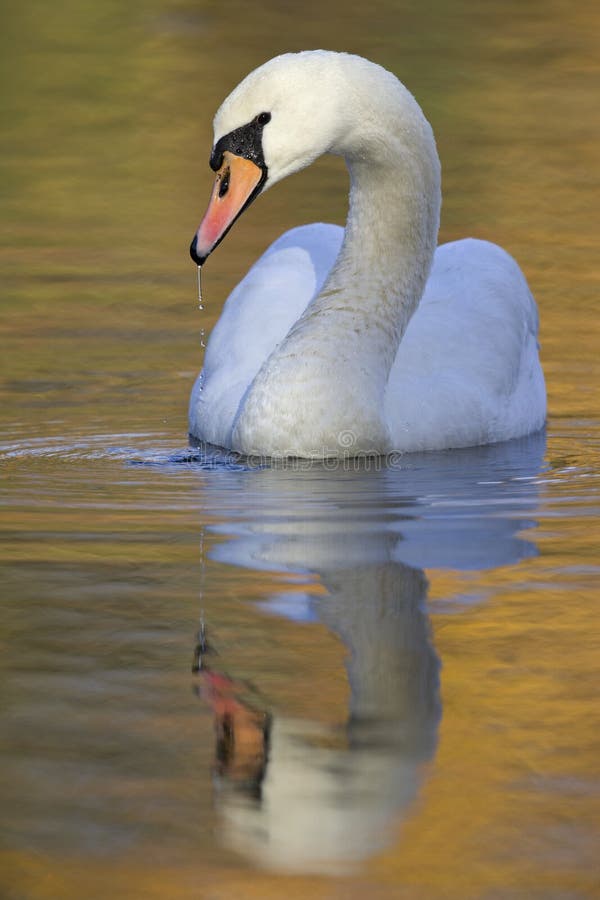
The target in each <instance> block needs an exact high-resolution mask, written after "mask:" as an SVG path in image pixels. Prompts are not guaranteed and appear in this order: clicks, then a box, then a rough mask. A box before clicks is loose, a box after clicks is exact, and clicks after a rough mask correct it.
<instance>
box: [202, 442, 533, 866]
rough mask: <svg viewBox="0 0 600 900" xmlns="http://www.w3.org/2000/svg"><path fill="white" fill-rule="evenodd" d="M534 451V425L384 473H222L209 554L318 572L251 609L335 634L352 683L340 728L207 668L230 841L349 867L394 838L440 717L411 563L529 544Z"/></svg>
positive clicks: (522, 553) (457, 559) (265, 852)
mask: <svg viewBox="0 0 600 900" xmlns="http://www.w3.org/2000/svg"><path fill="white" fill-rule="evenodd" d="M543 451H544V438H543V436H541V435H538V436H535V437H534V438H529V439H526V440H521V441H516V442H511V443H510V444H504V445H498V446H495V447H484V448H477V449H470V450H465V451H459V452H454V453H444V454H429V455H427V456H421V457H417V456H415V457H412V458H409V457H407V458H406V459H405V460H404V461H403V463H402V467H400V468H396V469H393V470H392V469H381V470H380V471H374V470H373V469H372V468H371V469H370V470H369V468H368V467H365V469H364V471H361V472H356V471H352V472H344V471H337V472H331V471H325V470H324V468H323V467H314V468H313V469H311V470H310V472H308V473H307V472H306V471H305V472H301V473H294V472H293V471H290V470H285V469H280V470H277V469H262V470H254V471H252V470H250V471H239V472H232V473H229V475H231V478H232V479H233V481H232V483H229V491H228V494H227V497H228V498H229V499H227V497H225V498H224V494H223V491H222V490H221V489H217V488H215V493H214V495H213V499H214V502H215V511H216V505H217V504H221V505H222V504H223V502H224V501H225V505H226V506H227V509H226V513H227V522H228V524H227V526H226V527H227V535H228V536H227V537H225V536H223V540H222V541H221V542H220V543H218V544H217V546H216V548H215V550H214V552H213V553H212V556H213V558H216V559H218V560H219V561H221V562H226V563H229V564H233V565H237V566H243V567H245V568H251V569H267V570H273V571H277V572H281V571H287V572H293V573H306V574H307V576H308V575H309V574H310V575H312V576H313V577H314V576H316V577H318V581H319V584H320V585H321V586H322V588H324V589H325V590H324V591H320V592H314V593H313V592H311V591H310V589H307V591H306V592H305V593H304V594H303V595H300V596H299V594H298V590H297V583H296V584H295V585H294V589H293V590H292V588H290V591H289V593H288V594H287V596H286V593H285V591H284V592H283V593H281V592H280V593H278V594H277V595H276V596H274V597H272V598H270V600H268V601H266V603H264V604H263V606H264V608H266V609H269V608H270V609H271V611H273V612H276V613H278V614H283V615H288V616H289V617H290V618H295V619H318V620H319V621H321V622H322V623H323V624H325V625H326V626H327V627H328V628H329V629H331V631H332V632H334V633H335V634H336V635H338V636H339V637H340V638H341V640H342V641H343V642H344V645H345V647H346V649H347V661H346V667H347V677H348V684H349V688H350V699H349V708H348V713H347V722H346V726H345V728H344V729H342V730H338V731H336V732H334V731H332V730H331V729H328V728H326V727H325V726H323V725H320V724H317V723H315V722H308V721H305V720H299V719H296V718H293V717H290V716H289V715H286V714H285V712H284V711H270V710H263V709H259V708H257V706H256V704H255V703H254V704H253V703H252V702H247V701H245V700H244V699H243V697H240V691H239V686H238V685H236V684H235V683H234V682H233V681H229V680H228V679H227V677H226V676H225V675H223V673H218V672H215V671H213V670H212V669H211V668H210V667H209V668H208V669H206V670H205V672H204V673H203V675H202V678H203V679H204V688H203V690H204V694H205V697H206V699H207V700H208V701H209V702H210V704H211V706H212V708H213V710H214V713H215V721H216V723H217V736H218V744H217V761H216V767H215V785H216V787H217V789H218V790H217V797H218V803H219V807H220V811H221V815H222V822H223V839H224V841H225V842H226V843H227V844H228V845H229V846H231V847H233V848H234V849H236V850H237V851H239V852H242V853H243V854H244V855H247V856H248V857H250V858H252V860H253V861H255V862H256V863H258V864H259V865H262V866H265V867H268V868H270V869H276V870H286V871H297V872H315V873H318V872H340V871H343V872H348V871H349V870H351V868H352V867H353V866H357V865H359V864H360V863H361V862H363V861H364V860H366V859H367V858H369V857H370V856H372V855H373V854H374V853H375V852H377V851H378V850H380V849H382V848H383V847H384V846H385V845H386V843H387V842H388V841H389V840H390V838H391V835H392V833H393V829H395V828H397V827H398V824H399V823H401V821H402V819H403V818H405V817H406V816H407V815H409V814H410V810H411V807H412V805H413V803H414V801H415V798H416V796H417V794H418V791H419V787H420V784H421V782H422V780H423V778H424V777H425V774H426V771H427V769H426V764H427V763H428V762H429V761H430V760H431V759H432V757H433V755H434V753H435V748H436V743H437V732H438V725H439V721H440V717H441V703H440V692H439V673H440V661H439V658H438V656H437V654H436V652H435V649H434V647H433V645H432V642H431V635H430V626H429V622H428V618H427V613H426V606H425V604H426V596H427V579H426V576H425V574H424V572H423V569H424V568H437V567H449V568H453V569H458V570H460V569H485V568H491V567H496V566H500V565H508V564H511V563H515V562H517V561H518V560H520V559H523V558H526V557H528V556H531V555H533V554H535V553H536V548H535V545H534V544H533V543H532V542H531V541H529V540H527V539H526V537H524V536H523V532H524V530H525V529H527V528H528V527H529V526H531V525H532V524H534V523H533V521H532V519H531V518H530V515H531V514H532V512H533V511H534V510H535V507H536V504H537V486H536V476H537V474H538V473H539V471H540V468H541V465H542V456H543ZM228 477H229V476H228ZM211 483H212V482H211V480H207V483H206V485H205V491H206V493H205V492H203V498H204V501H205V502H206V501H207V502H208V505H209V507H210V505H211V490H212V488H211ZM232 521H233V522H234V524H233V525H232ZM216 530H217V531H219V530H220V529H219V528H217V529H216ZM232 532H233V533H232ZM209 666H210V662H209ZM317 703H318V698H315V704H317Z"/></svg>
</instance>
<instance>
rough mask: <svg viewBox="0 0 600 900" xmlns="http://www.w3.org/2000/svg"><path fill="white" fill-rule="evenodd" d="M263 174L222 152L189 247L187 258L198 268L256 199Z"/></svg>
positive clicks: (257, 167) (241, 157) (261, 171)
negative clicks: (206, 201) (209, 195)
mask: <svg viewBox="0 0 600 900" xmlns="http://www.w3.org/2000/svg"><path fill="white" fill-rule="evenodd" d="M265 175H266V173H265V172H263V170H262V169H261V168H260V166H257V165H256V163H253V162H251V161H250V160H249V159H245V158H244V157H243V156H236V155H235V153H231V152H230V151H229V150H226V151H225V152H224V153H223V162H222V164H221V168H220V169H219V170H218V171H217V176H216V178H215V183H214V187H213V191H212V194H211V198H210V202H209V204H208V209H207V210H206V212H205V214H204V218H203V219H202V222H201V223H200V228H199V229H198V231H197V232H196V235H195V237H194V240H193V241H192V244H191V247H190V255H191V257H192V259H193V260H194V262H195V263H196V265H198V266H201V265H202V263H203V262H204V261H205V260H206V257H207V256H208V255H209V253H212V251H213V250H214V249H215V247H216V246H217V244H219V243H220V242H221V241H222V240H223V238H224V237H225V235H226V234H227V232H228V231H229V229H230V228H231V226H232V225H233V223H234V222H235V220H236V219H237V218H238V216H239V215H240V214H241V213H242V212H243V211H244V210H245V209H246V207H247V206H248V205H249V204H250V203H251V202H252V200H254V198H255V197H256V196H257V195H258V192H259V190H260V188H261V187H262V184H263V181H264V179H265Z"/></svg>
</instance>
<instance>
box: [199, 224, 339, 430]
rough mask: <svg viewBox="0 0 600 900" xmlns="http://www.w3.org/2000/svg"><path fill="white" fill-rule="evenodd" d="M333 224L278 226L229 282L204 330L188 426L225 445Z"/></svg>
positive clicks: (335, 230) (297, 309) (329, 248)
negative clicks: (254, 259)
mask: <svg viewBox="0 0 600 900" xmlns="http://www.w3.org/2000/svg"><path fill="white" fill-rule="evenodd" d="M343 235H344V229H343V228H341V227H340V226H339V225H327V224H323V223H316V224H313V225H303V226H300V227H298V228H293V229H291V230H290V231H287V232H285V234H283V235H282V236H281V237H280V238H278V239H277V240H276V241H275V243H273V244H272V245H271V246H270V247H269V248H268V250H266V252H265V253H264V254H263V255H262V256H261V257H260V259H259V260H258V261H257V262H256V263H255V264H254V265H253V266H252V268H251V269H250V271H249V272H248V274H247V275H246V276H245V277H244V278H243V279H242V281H240V283H239V284H238V285H237V286H236V287H235V288H234V290H233V291H232V293H231V294H230V295H229V297H228V298H227V301H226V302H225V305H224V307H223V312H222V314H221V317H220V318H219V321H218V322H217V324H216V325H215V327H214V329H213V331H212V332H211V335H210V340H209V341H208V345H207V348H206V353H205V357H204V368H203V370H202V372H201V373H200V375H199V377H198V379H197V381H196V383H195V385H194V389H193V391H192V396H191V399H190V410H189V417H190V432H191V433H192V434H193V435H194V436H195V437H198V438H200V439H201V440H205V441H208V442H210V443H212V444H217V445H219V446H223V447H227V446H231V444H230V437H231V428H232V425H233V421H234V418H235V415H236V413H237V411H238V408H239V406H240V403H241V401H242V398H243V396H244V394H245V392H246V390H247V389H248V387H249V386H250V384H251V383H252V381H253V380H254V378H255V377H256V375H257V373H258V371H259V369H260V367H261V366H262V364H263V363H264V361H265V360H266V359H267V358H268V357H269V356H270V354H271V353H272V352H273V350H275V348H276V347H277V345H278V344H279V343H280V342H281V341H282V340H283V339H284V338H285V336H286V335H287V333H288V332H289V330H290V328H291V327H292V325H293V324H294V322H295V321H296V320H297V319H298V318H299V317H300V316H301V315H302V313H303V312H304V310H305V309H306V307H307V305H308V303H309V302H310V300H311V299H312V297H313V296H314V295H315V294H317V293H318V292H319V291H320V290H321V287H322V286H323V282H324V281H325V278H326V277H327V274H328V272H329V271H330V269H331V267H332V266H333V263H334V261H335V258H336V256H337V254H338V253H339V249H340V246H341V243H342V238H343Z"/></svg>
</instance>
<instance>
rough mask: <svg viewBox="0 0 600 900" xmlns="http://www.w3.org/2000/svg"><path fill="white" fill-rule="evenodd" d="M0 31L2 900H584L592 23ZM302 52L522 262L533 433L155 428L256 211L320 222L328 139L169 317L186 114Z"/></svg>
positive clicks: (189, 226)
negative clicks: (299, 445)
mask: <svg viewBox="0 0 600 900" xmlns="http://www.w3.org/2000/svg"><path fill="white" fill-rule="evenodd" d="M4 19H5V21H4V24H3V29H2V34H1V36H0V51H1V52H0V60H1V63H0V64H1V65H2V68H3V75H4V82H5V84H6V85H7V87H8V89H7V90H6V93H5V96H4V97H3V100H2V121H3V143H2V149H1V150H0V154H1V156H2V163H3V165H2V167H1V172H2V174H1V175H0V185H1V189H2V195H3V200H4V216H3V220H2V224H1V226H0V228H1V241H2V261H3V262H2V270H3V277H2V285H3V290H2V304H3V316H2V324H1V327H2V365H3V373H2V380H1V382H0V394H1V398H2V404H1V408H0V426H1V428H2V437H1V445H0V458H1V465H2V475H3V493H2V503H3V514H4V515H3V526H2V584H3V591H2V594H3V600H2V605H1V610H2V637H3V647H2V650H3V652H2V661H3V666H4V675H3V678H2V704H1V708H2V738H3V740H2V746H1V750H0V754H1V755H0V763H1V765H0V782H1V784H2V797H3V800H2V805H1V809H2V816H1V818H2V846H1V848H0V884H1V885H2V896H3V897H7V898H11V900H12V898H15V900H16V898H19V900H22V898H27V900H30V898H31V900H48V898H53V900H54V898H56V900H65V898H66V900H68V898H80V897H83V896H85V897H89V898H106V897H110V898H111V900H121V898H141V897H143V898H168V900H172V898H174V900H179V898H182V900H183V898H197V897H202V898H205V897H206V898H245V897H248V898H252V897H261V898H264V897H273V898H279V897H281V896H286V897H290V898H304V897H307V896H311V897H316V898H321V897H322V898H347V897H351V898H354V897H357V898H358V897H363V896H368V897H375V898H408V900H421V898H422V900H438V898H440V900H441V898H444V900H446V898H449V900H455V898H456V900H464V898H484V900H499V898H501V900H504V898H511V900H512V898H515V900H522V898H540V900H542V898H544V900H546V898H550V900H555V898H561V900H562V898H569V900H571V898H573V900H575V898H577V900H579V898H588V897H595V896H600V887H599V885H600V869H599V864H598V859H599V858H600V857H599V854H598V841H599V829H598V823H599V822H600V765H599V762H598V761H599V759H600V744H599V739H598V735H599V733H600V731H599V715H598V714H599V701H598V684H599V682H600V671H599V669H600V664H599V659H600V637H599V630H598V619H599V605H600V604H599V598H600V580H599V574H600V564H599V559H598V546H599V541H600V489H599V488H600V485H599V474H598V473H599V471H600V466H599V463H600V415H599V412H598V410H599V404H598V400H599V397H598V375H599V368H600V366H599V363H598V345H599V340H598V339H599V329H598V321H599V319H600V299H599V297H600V293H599V291H598V266H597V245H596V243H595V240H594V238H595V234H596V232H597V208H598V207H597V197H598V195H597V191H596V189H597V177H598V172H597V168H596V169H594V165H593V163H594V152H595V150H596V148H597V145H598V138H599V137H600V122H599V117H598V109H597V98H598V87H599V82H600V79H599V76H598V65H597V60H598V51H599V48H598V40H597V35H598V33H599V32H598V25H599V24H600V21H599V20H600V15H599V13H598V11H597V9H596V8H595V7H594V5H593V4H590V3H587V2H583V0H577V2H573V3H570V4H561V3H558V2H556V3H554V2H551V3H548V2H546V3H538V2H530V3H527V4H523V3H517V2H516V0H515V2H513V0H508V2H506V0H504V2H499V0H494V2H490V3H486V4H484V5H482V4H477V3H475V2H473V0H458V2H456V3H452V4H449V3H441V2H433V3H431V4H429V5H427V6H425V5H424V4H417V3H408V2H400V3H395V4H392V3H390V2H383V0H382V2H380V3H376V4H375V5H371V6H369V8H368V9H366V8H362V7H359V6H357V5H353V4H340V3H322V2H321V3H318V4H317V3H312V2H309V3H307V4H304V5H303V7H302V8H301V9H300V7H297V6H293V5H289V4H285V3H278V2H274V0H266V2H264V3H263V4H261V6H260V8H258V7H252V6H251V5H250V6H249V5H247V4H238V3H231V4H225V5H218V4H212V3H208V2H200V3H192V2H190V0H178V2H175V0H148V2H145V3H143V4H142V3H138V2H134V3H131V4H128V5H126V6H125V5H124V4H121V3H117V2H116V0H108V2H105V3H103V4H91V3H83V4H82V3H77V4H76V3H74V2H69V0H60V2H58V3H56V4H53V6H52V8H51V10H50V9H49V7H48V6H47V5H44V4H42V3H41V2H39V0H31V2H30V3H29V4H27V5H23V4H22V5H20V6H17V5H14V6H13V8H12V9H11V10H9V11H6V13H5V17H4ZM315 46H328V47H333V48H336V49H346V50H350V51H353V52H358V53H361V54H363V55H365V56H368V57H370V58H372V59H374V60H376V61H378V62H380V63H382V64H383V65H385V66H387V67H388V68H391V69H392V70H393V71H395V72H396V73H397V74H398V75H399V77H400V78H401V79H402V80H403V81H405V83H406V84H407V85H408V86H409V87H410V89H411V90H412V91H413V92H414V93H415V95H416V97H417V99H418V100H419V101H420V102H421V104H422V106H423V107H424V109H425V111H426V113H427V115H428V117H429V118H430V120H431V122H432V124H433V126H434V129H435V132H436V135H437V139H438V147H439V151H440V156H441V158H442V165H443V172H444V207H443V218H442V229H441V234H440V239H441V240H442V241H443V240H450V239H454V238H457V237H461V236H466V235H468V234H473V235H476V236H479V237H484V238H488V239H491V240H494V241H496V242H498V243H500V244H502V245H503V246H505V247H506V248H507V249H508V250H509V251H510V252H511V253H512V254H513V255H514V256H515V257H516V258H517V259H518V260H519V262H520V264H521V266H522V267H523V269H524V271H525V272H526V274H527V277H528V279H529V281H530V284H531V287H532V289H533V291H534V294H535V295H536V297H537V299H538V303H539V307H540V314H541V321H542V330H541V340H542V357H543V364H544V368H545V372H546V377H547V384H548V394H549V420H548V428H547V433H546V434H544V435H537V436H534V437H531V438H528V439H526V440H522V441H516V442H511V443H509V444H505V445H498V446H495V447H487V448H479V449H473V450H465V451H458V452H453V453H442V454H424V455H421V456H406V457H404V458H401V459H400V460H396V461H395V462H394V464H393V465H390V466H383V465H381V464H379V463H376V462H374V461H371V462H370V463H366V462H363V464H362V465H359V466H355V465H354V464H352V463H350V464H348V465H346V466H338V467H335V468H332V467H330V466H323V465H311V466H306V465H303V464H297V465H288V466H276V467H272V468H270V467H258V466H250V465H243V464H242V463H240V462H239V461H238V460H234V459H229V458H227V457H225V456H223V455H221V456H219V455H217V454H213V455H206V454H204V455H203V454H201V453H199V452H198V451H197V450H194V449H193V448H192V449H190V448H188V447H187V437H186V411H187V399H188V395H189V391H190V388H191V385H192V383H193V380H194V377H195V374H196V373H197V371H198V370H199V368H200V365H201V355H202V348H201V330H202V329H204V330H205V331H206V332H207V333H208V332H209V331H210V328H211V326H212V324H213V323H214V321H215V320H216V318H217V317H218V314H219V310H220V307H221V305H222V302H223V300H224V298H225V296H226V295H227V293H228V291H229V290H230V289H231V288H232V286H233V285H234V284H235V283H236V282H237V281H238V280H239V278H240V277H241V276H242V275H243V273H244V272H245V271H246V269H247V268H248V266H249V265H250V264H251V262H252V261H253V260H254V259H255V258H256V257H257V256H258V255H259V254H260V253H261V252H262V250H263V249H264V248H265V247H266V246H267V245H268V243H269V242H270V241H271V240H273V239H274V237H275V236H276V235H277V234H279V233H280V232H281V231H283V230H284V229H285V228H288V227H291V226H292V225H296V224H300V223H303V222H309V221H316V220H325V221H338V222H343V218H344V213H345V196H346V180H345V173H344V170H343V166H342V164H341V163H340V161H339V160H333V159H325V160H322V161H320V162H319V163H317V164H316V165H315V166H313V167H312V168H311V169H310V170H309V171H307V172H305V173H303V174H301V175H300V176H297V177H296V178H294V179H290V180H289V181H288V182H286V183H284V184H282V185H279V186H278V187H277V189H276V190H274V191H272V192H269V193H268V194H267V195H266V196H265V197H264V198H262V199H261V200H260V201H259V202H258V203H257V204H255V205H254V206H253V207H252V210H251V211H249V212H248V213H247V214H246V216H244V217H243V219H242V220H241V221H240V222H239V223H238V224H237V225H236V226H235V229H234V230H233V231H232V233H231V234H230V235H229V237H228V238H227V240H226V241H225V243H224V244H223V246H222V247H220V248H219V250H218V251H217V252H216V253H215V254H214V256H213V257H211V260H210V263H209V264H208V265H207V266H206V268H205V275H204V293H205V307H206V308H205V310H204V311H203V312H200V311H198V309H197V301H196V299H195V291H196V286H195V277H196V274H195V270H194V267H193V265H192V264H191V262H190V261H189V259H188V257H187V246H188V244H189V241H190V238H191V236H192V234H193V232H194V230H195V228H196V226H197V224H198V221H199V218H200V216H201V214H202V212H203V211H204V208H205V205H206V202H207V198H208V193H209V190H210V183H211V173H210V171H209V169H208V166H207V160H208V155H209V150H210V143H211V130H210V123H211V119H212V115H213V113H214V111H215V109H216V108H217V106H218V104H219V102H220V101H221V99H222V98H223V97H224V96H225V95H226V94H227V93H228V92H229V90H230V89H231V88H232V87H233V86H234V85H235V84H236V83H237V82H238V81H239V80H240V78H241V77H242V76H243V75H244V74H245V73H246V72H247V71H249V70H250V69H252V68H253V67H254V66H256V65H258V64H259V63H260V62H262V61H264V60H265V59H267V58H268V57H270V56H272V55H275V54H276V53H278V52H281V51H282V50H286V49H291V50H296V49H304V48H310V47H315ZM595 191H596V193H595V197H594V192H595ZM594 199H595V202H594ZM201 619H202V621H203V623H204V632H205V633H204V644H205V646H203V648H202V650H203V652H202V654H201V659H202V667H201V669H200V671H199V672H192V664H193V661H194V653H195V649H197V648H196V643H197V634H198V630H199V623H200V620H201Z"/></svg>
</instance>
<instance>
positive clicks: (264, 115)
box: [256, 112, 271, 125]
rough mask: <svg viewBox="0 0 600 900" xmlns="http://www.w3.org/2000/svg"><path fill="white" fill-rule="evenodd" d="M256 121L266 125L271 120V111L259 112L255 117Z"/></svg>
mask: <svg viewBox="0 0 600 900" xmlns="http://www.w3.org/2000/svg"><path fill="white" fill-rule="evenodd" d="M256 121H257V122H258V124H259V125H266V124H267V122H270V121H271V113H267V112H264V113H260V115H258V116H257V117H256Z"/></svg>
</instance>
